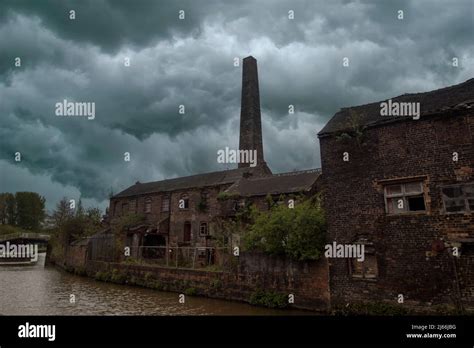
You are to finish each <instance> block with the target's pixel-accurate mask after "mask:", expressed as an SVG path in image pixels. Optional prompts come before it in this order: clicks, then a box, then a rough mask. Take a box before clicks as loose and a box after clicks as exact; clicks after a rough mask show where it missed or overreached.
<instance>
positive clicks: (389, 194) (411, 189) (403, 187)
mask: <svg viewBox="0 0 474 348" xmlns="http://www.w3.org/2000/svg"><path fill="white" fill-rule="evenodd" d="M384 193H385V211H386V212H387V214H403V213H406V212H412V211H425V210H426V205H425V197H424V193H423V182H422V181H414V182H406V183H398V184H390V185H386V186H385V187H384Z"/></svg>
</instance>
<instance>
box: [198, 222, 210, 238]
mask: <svg viewBox="0 0 474 348" xmlns="http://www.w3.org/2000/svg"><path fill="white" fill-rule="evenodd" d="M199 234H200V235H201V236H207V234H208V226H207V222H201V224H200V225H199Z"/></svg>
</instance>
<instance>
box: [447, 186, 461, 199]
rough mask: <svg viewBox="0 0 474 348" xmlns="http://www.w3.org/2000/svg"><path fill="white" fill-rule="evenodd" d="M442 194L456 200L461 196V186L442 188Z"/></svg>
mask: <svg viewBox="0 0 474 348" xmlns="http://www.w3.org/2000/svg"><path fill="white" fill-rule="evenodd" d="M443 194H444V195H446V196H447V197H449V198H458V197H460V196H462V190H461V186H451V187H443Z"/></svg>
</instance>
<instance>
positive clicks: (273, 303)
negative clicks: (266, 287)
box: [249, 290, 288, 308]
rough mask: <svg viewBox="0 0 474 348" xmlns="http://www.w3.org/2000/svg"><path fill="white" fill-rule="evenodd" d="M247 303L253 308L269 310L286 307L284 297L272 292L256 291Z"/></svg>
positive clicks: (286, 303) (286, 301) (285, 298)
mask: <svg viewBox="0 0 474 348" xmlns="http://www.w3.org/2000/svg"><path fill="white" fill-rule="evenodd" d="M249 302H250V304H251V305H254V306H263V307H269V308H285V307H287V306H288V300H287V297H286V295H285V294H280V293H277V292H273V291H263V290H257V291H255V292H254V293H253V294H252V295H251V296H250V300H249Z"/></svg>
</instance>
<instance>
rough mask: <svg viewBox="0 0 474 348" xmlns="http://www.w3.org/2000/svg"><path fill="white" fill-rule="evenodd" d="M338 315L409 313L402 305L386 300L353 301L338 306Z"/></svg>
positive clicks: (335, 312) (394, 314)
mask: <svg viewBox="0 0 474 348" xmlns="http://www.w3.org/2000/svg"><path fill="white" fill-rule="evenodd" d="M334 314H336V315H387V316H400V315H407V314H409V311H408V309H406V308H404V307H402V306H401V305H394V304H388V303H385V302H370V303H369V302H367V303H351V304H349V305H346V306H336V308H335V311H334Z"/></svg>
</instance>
